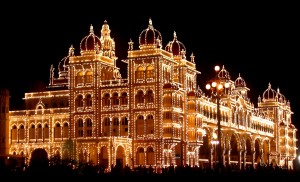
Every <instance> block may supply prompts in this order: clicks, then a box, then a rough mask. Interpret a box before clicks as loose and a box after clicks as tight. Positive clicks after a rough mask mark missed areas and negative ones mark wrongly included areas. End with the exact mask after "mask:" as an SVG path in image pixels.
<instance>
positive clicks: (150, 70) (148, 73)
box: [146, 65, 154, 79]
mask: <svg viewBox="0 0 300 182" xmlns="http://www.w3.org/2000/svg"><path fill="white" fill-rule="evenodd" d="M148 78H154V67H153V66H152V65H149V66H147V68H146V79H148Z"/></svg>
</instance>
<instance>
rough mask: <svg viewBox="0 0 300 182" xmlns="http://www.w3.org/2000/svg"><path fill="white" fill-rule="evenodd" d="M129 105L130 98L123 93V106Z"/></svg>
mask: <svg viewBox="0 0 300 182" xmlns="http://www.w3.org/2000/svg"><path fill="white" fill-rule="evenodd" d="M127 104H128V97H127V93H126V92H123V93H122V96H121V105H127Z"/></svg>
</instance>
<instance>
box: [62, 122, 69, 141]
mask: <svg viewBox="0 0 300 182" xmlns="http://www.w3.org/2000/svg"><path fill="white" fill-rule="evenodd" d="M63 138H69V124H68V123H67V122H65V123H64V128H63Z"/></svg>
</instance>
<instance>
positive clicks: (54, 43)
mask: <svg viewBox="0 0 300 182" xmlns="http://www.w3.org/2000/svg"><path fill="white" fill-rule="evenodd" d="M49 2H51V1H49ZM84 2H86V1H84ZM128 2H129V1H126V3H128ZM171 2H173V1H171ZM171 2H170V3H167V2H164V4H165V5H161V4H160V3H159V2H155V1H147V2H143V3H142V2H141V5H136V4H134V3H130V5H128V4H127V5H126V4H125V3H123V4H120V3H119V2H117V1H116V2H115V3H114V4H107V3H106V2H105V1H97V3H83V2H82V3H74V2H72V3H67V2H63V3H56V4H53V3H47V2H43V3H44V4H36V3H30V2H23V3H15V2H8V3H7V5H6V6H2V7H1V11H0V16H1V22H0V23H1V29H0V31H1V35H2V36H1V41H0V42H1V43H2V46H1V47H2V51H1V55H2V56H1V71H0V87H5V88H8V89H9V90H10V95H11V107H12V108H18V105H19V103H20V102H22V97H23V96H24V93H25V92H29V91H34V90H35V89H37V88H39V87H40V85H42V86H43V85H45V86H46V85H48V84H49V72H50V66H51V64H53V66H54V67H55V68H57V65H58V63H59V61H60V60H61V59H62V58H63V57H64V56H67V53H68V49H69V47H70V46H71V45H73V46H74V47H75V54H77V55H78V53H79V44H80V41H81V39H82V38H83V37H84V36H86V35H88V34H89V28H90V25H91V24H92V25H93V27H94V31H95V34H96V35H98V36H100V30H101V26H102V25H103V22H104V21H105V20H107V23H108V24H109V26H110V29H111V37H112V38H114V40H115V42H116V56H117V57H118V58H119V59H118V61H117V66H119V67H121V69H122V68H123V69H122V70H126V67H125V66H126V65H125V64H124V63H122V62H121V60H122V59H125V58H126V56H127V49H128V42H129V40H130V39H132V41H133V42H134V48H135V49H137V48H138V37H139V34H140V33H141V32H142V31H143V30H144V29H146V28H147V26H148V21H149V18H151V19H152V21H153V26H154V28H155V29H157V30H158V31H160V32H161V34H162V44H163V47H165V46H166V44H167V43H168V42H169V41H171V40H173V33H174V31H175V32H176V34H177V37H178V40H179V41H181V42H182V43H183V44H184V45H185V47H186V49H187V57H188V59H189V60H190V58H189V56H190V55H191V54H192V53H193V54H194V55H195V62H196V64H197V69H198V70H199V71H200V72H201V74H200V75H198V85H199V86H200V88H201V89H202V90H205V83H206V81H207V80H208V79H209V78H210V77H211V76H212V75H213V74H214V70H213V68H214V65H216V64H218V65H220V66H222V65H224V66H225V68H226V70H227V71H229V73H230V75H231V78H232V80H235V79H236V78H237V77H238V76H239V74H240V75H241V77H242V78H244V80H245V81H246V84H247V87H248V88H249V89H250V91H249V92H248V96H249V98H250V101H252V102H253V103H254V104H255V106H257V98H258V96H262V94H263V92H264V91H265V90H266V89H267V88H268V84H269V83H271V86H272V88H273V89H274V90H277V88H279V89H280V93H282V94H283V95H284V96H285V97H286V99H287V100H289V101H290V102H291V108H292V111H293V112H294V114H293V116H292V118H293V124H295V126H296V127H297V128H298V130H299V129H300V121H299V120H300V98H299V94H298V89H299V88H298V86H297V85H296V84H297V83H298V82H297V79H298V78H299V76H298V73H300V72H299V67H298V66H296V65H298V63H297V62H298V61H299V60H300V59H299V42H300V41H299V32H300V30H299V17H300V15H299V12H300V11H299V10H298V9H297V7H298V6H296V4H287V3H291V2H286V3H282V2H281V4H279V3H278V4H276V3H274V2H272V3H260V4H246V2H245V3H243V4H240V3H239V4H234V3H226V4H217V3H214V4H203V3H202V4H201V2H197V1H194V2H195V3H196V2H197V3H196V4H194V3H191V2H193V1H191V2H189V0H186V1H182V2H180V3H178V4H176V3H171ZM121 73H122V76H123V78H125V77H126V72H124V71H121ZM297 133H298V136H299V131H298V132H297ZM298 138H299V137H298Z"/></svg>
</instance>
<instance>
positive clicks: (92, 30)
mask: <svg viewBox="0 0 300 182" xmlns="http://www.w3.org/2000/svg"><path fill="white" fill-rule="evenodd" d="M90 34H94V28H93V25H92V24H91V26H90Z"/></svg>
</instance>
